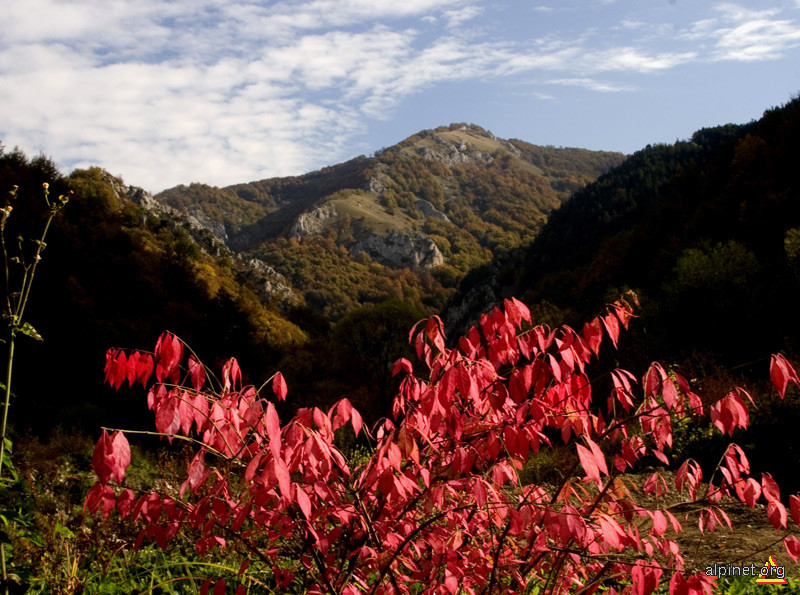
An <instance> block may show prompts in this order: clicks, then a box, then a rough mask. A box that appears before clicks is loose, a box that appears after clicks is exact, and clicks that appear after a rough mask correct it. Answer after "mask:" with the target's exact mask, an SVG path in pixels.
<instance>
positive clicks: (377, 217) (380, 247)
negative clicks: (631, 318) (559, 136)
mask: <svg viewBox="0 0 800 595" xmlns="http://www.w3.org/2000/svg"><path fill="white" fill-rule="evenodd" d="M622 158H623V156H622V155H621V154H618V153H605V152H593V151H586V150H581V149H556V148H548V147H537V146H535V145H530V144H528V143H524V142H522V141H518V140H513V141H507V140H503V139H498V138H496V137H495V136H494V135H492V134H491V133H490V132H487V131H485V130H483V129H482V128H480V127H478V126H474V125H466V124H454V125H451V126H449V127H442V128H438V129H436V130H427V131H422V132H420V133H418V134H416V135H414V136H412V137H409V138H408V139H406V140H405V141H403V142H401V143H399V144H397V145H395V146H393V147H390V148H388V149H383V150H381V151H380V152H378V153H376V155H375V156H374V157H372V158H366V157H359V158H356V159H353V160H351V161H348V162H346V163H343V164H340V165H336V166H332V167H329V168H325V169H323V170H320V171H317V172H313V173H310V174H306V175H304V176H297V177H291V178H275V179H269V180H262V181H259V182H251V183H248V184H238V185H235V186H230V187H227V188H211V187H208V186H202V185H197V184H192V185H190V186H179V187H176V188H172V189H169V190H166V191H164V192H163V193H161V194H159V195H158V197H157V198H158V199H159V200H160V201H162V202H164V203H165V204H168V205H170V206H172V207H174V208H176V209H178V210H180V211H182V212H185V213H187V214H190V215H191V216H193V217H194V218H196V219H197V220H198V221H200V222H201V223H202V224H203V225H205V226H207V227H208V228H209V229H210V230H211V231H212V232H213V233H214V234H215V235H216V236H217V237H218V238H219V239H220V240H221V241H223V242H225V243H226V245H227V246H228V247H229V248H230V249H232V250H234V251H236V252H238V253H241V254H246V255H254V256H258V257H259V258H261V259H263V260H264V261H266V262H268V263H269V264H270V265H271V266H274V267H275V268H276V270H277V271H278V272H280V273H282V274H284V275H286V277H287V278H288V279H289V280H290V281H291V283H292V285H293V287H295V288H296V289H297V290H298V291H299V292H300V293H302V294H303V295H304V296H305V297H306V300H307V301H308V302H309V303H311V304H313V305H314V307H315V308H317V309H318V310H320V311H322V312H324V313H325V314H326V315H327V316H330V317H332V318H334V319H335V318H338V317H340V316H342V315H343V314H344V313H345V312H346V311H347V310H349V309H352V308H353V307H356V306H358V305H361V304H368V303H377V302H378V301H382V300H384V299H388V298H391V297H401V298H404V299H409V295H404V294H403V292H402V291H401V292H399V293H398V292H397V291H396V290H394V289H391V286H393V285H394V284H395V283H396V282H397V280H398V279H401V278H402V284H403V285H408V286H409V291H410V294H411V300H412V301H413V303H414V305H415V306H417V307H420V308H422V309H423V310H427V311H432V310H434V309H436V308H438V307H440V306H441V305H442V304H443V303H444V300H445V299H446V297H447V296H449V295H451V294H452V292H453V290H454V288H455V286H456V285H457V283H458V281H459V280H460V279H461V278H462V277H463V275H464V274H465V273H466V272H467V271H468V270H470V269H471V268H473V267H475V266H479V265H481V264H483V263H486V262H488V261H489V260H490V259H491V258H492V257H493V256H495V255H497V254H499V253H502V252H505V251H508V250H511V249H513V248H515V247H517V246H519V245H521V244H523V243H525V242H529V241H531V240H532V239H533V238H534V237H535V236H536V234H537V233H538V231H539V230H540V229H541V227H542V225H543V224H544V222H545V221H546V219H547V217H548V215H549V214H550V213H551V212H552V211H553V210H555V209H557V208H558V207H559V206H560V204H561V203H562V202H563V201H564V200H566V199H567V198H568V197H569V196H570V194H571V192H572V191H573V190H575V189H576V188H579V187H582V186H583V185H585V184H586V183H587V182H589V181H591V180H593V179H594V178H596V177H597V175H599V174H600V173H602V172H603V171H606V170H607V169H608V168H610V167H611V166H613V165H615V164H617V163H619V162H620V161H621V160H622ZM342 250H344V251H342ZM322 252H325V253H327V254H328V256H327V257H325V258H322V259H320V258H318V255H319V254H320V253H322ZM317 261H319V262H317ZM334 261H335V262H334ZM315 262H316V263H317V264H315ZM331 266H333V267H334V268H333V269H331V268H330V267H331ZM409 271H410V272H411V273H412V274H411V275H409V273H408V272H409ZM333 276H335V277H337V278H338V279H339V280H340V283H339V284H338V285H339V286H338V287H333V286H331V287H326V286H325V284H326V283H327V282H326V280H325V279H326V278H331V277H333ZM350 278H352V279H353V282H351V283H348V282H347V279H350ZM320 282H322V284H323V287H322V289H321V288H320V286H319V285H320ZM408 293H409V292H408V291H407V292H406V294H408ZM359 294H360V295H359Z"/></svg>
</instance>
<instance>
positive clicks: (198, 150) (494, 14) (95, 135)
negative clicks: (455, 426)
mask: <svg viewBox="0 0 800 595" xmlns="http://www.w3.org/2000/svg"><path fill="white" fill-rule="evenodd" d="M799 91H800V0H783V1H777V0H771V1H767V0H747V1H746V2H745V1H743V0H742V1H739V2H714V1H713V0H712V1H705V0H530V1H529V0H505V1H502V0H292V1H278V2H268V1H253V2H237V1H232V0H3V9H2V18H1V19H0V142H2V144H3V146H4V147H5V150H6V151H8V150H10V149H12V148H13V147H19V148H20V149H22V150H23V151H24V152H25V153H26V154H28V155H29V156H34V155H36V154H39V153H44V154H46V155H48V156H50V157H51V158H52V159H53V160H54V161H55V162H56V163H57V165H58V166H59V168H60V169H61V170H62V171H63V172H64V173H69V172H71V171H72V170H73V169H75V168H85V167H88V166H91V165H98V166H100V167H103V168H105V169H107V170H108V171H109V172H110V173H112V174H114V175H119V176H120V177H122V178H123V179H124V181H125V182H126V183H127V184H130V185H134V186H140V187H143V188H145V189H146V190H149V191H151V192H154V193H155V192H158V191H160V190H163V189H166V188H169V187H172V186H175V185H178V184H189V183H192V182H200V183H206V184H210V185H214V186H225V185H228V184H234V183H240V182H249V181H254V180H260V179H264V178H269V177H274V176H286V175H297V174H302V173H306V172H309V171H313V170H316V169H320V168H322V167H325V166H327V165H332V164H335V163H340V162H342V161H345V160H347V159H350V158H353V157H356V156H358V155H362V154H363V155H371V154H372V153H374V152H375V151H377V150H379V149H381V148H383V147H388V146H391V145H393V144H395V143H397V142H399V141H401V140H403V139H404V138H407V137H408V136H410V135H412V134H414V133H416V132H418V131H419V130H423V129H427V128H435V127H437V126H443V125H448V124H450V123H454V122H467V123H473V124H478V125H480V126H482V127H484V128H486V129H488V130H490V131H492V132H493V133H494V134H495V135H497V136H499V137H501V138H519V139H522V140H525V141H528V142H530V143H534V144H539V145H554V146H564V147H584V148H588V149H602V150H612V151H622V152H624V153H632V152H634V151H636V150H638V149H641V148H643V147H644V146H646V145H647V144H655V143H673V142H675V141H676V140H680V139H687V138H689V137H690V136H691V134H692V132H694V131H695V130H697V129H699V128H703V127H708V126H716V125H719V124H725V123H729V122H733V123H745V122H749V121H751V120H753V119H757V118H759V117H760V116H761V115H762V114H763V112H764V110H766V109H769V108H772V107H775V106H780V105H783V104H785V103H786V102H788V101H789V100H790V99H792V98H793V97H795V96H797V94H798V92H799Z"/></svg>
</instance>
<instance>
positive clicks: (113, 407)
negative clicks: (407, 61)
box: [0, 125, 622, 431]
mask: <svg viewBox="0 0 800 595" xmlns="http://www.w3.org/2000/svg"><path fill="white" fill-rule="evenodd" d="M621 158H622V156H621V155H618V154H611V153H609V154H605V153H595V152H589V151H581V150H577V149H552V148H539V147H534V146H533V145H528V144H526V143H522V142H520V141H503V140H500V139H496V138H494V137H493V136H492V135H491V134H490V133H488V132H486V131H484V130H482V129H480V128H478V127H475V126H466V125H459V126H454V127H450V128H445V129H439V130H437V131H426V132H423V133H420V134H418V135H415V136H414V137H411V138H410V139H408V140H407V141H405V142H404V143H401V144H400V145H398V146H396V147H391V148H389V149H385V150H383V151H381V152H380V154H378V155H376V156H374V157H372V158H366V157H361V158H357V159H354V160H351V161H349V162H347V163H343V164H340V165H335V166H332V167H329V168H325V169H324V170H321V171H318V172H312V173H309V174H306V175H304V176H298V177H294V178H280V179H272V180H264V181H261V182H254V183H250V184H240V185H236V186H232V187H229V188H223V189H219V188H211V187H208V186H202V185H198V184H191V185H189V186H181V187H178V188H175V189H172V190H170V191H167V192H165V193H162V194H161V195H159V196H157V197H153V196H151V195H150V194H148V193H147V192H145V191H143V190H142V189H140V188H136V187H133V186H128V185H127V184H126V183H125V182H123V181H122V180H121V179H119V178H118V177H115V176H112V175H110V174H108V172H105V171H103V170H102V169H99V168H89V169H85V170H76V171H74V172H72V174H70V175H69V176H64V175H62V174H61V173H60V172H59V171H58V170H57V169H56V167H55V166H54V164H53V162H52V160H50V159H49V158H47V157H45V156H39V157H36V158H33V159H28V158H27V157H26V156H25V155H24V154H22V153H21V152H20V151H18V150H14V151H11V152H6V151H5V150H4V148H3V147H2V145H0V183H1V184H3V185H4V186H5V187H6V188H11V187H12V186H15V185H16V186H18V187H19V188H18V191H17V198H16V199H15V201H14V203H13V210H12V211H9V213H11V215H10V216H8V217H7V220H6V219H4V225H6V227H5V228H4V231H5V237H6V239H7V245H8V248H9V250H10V253H9V257H10V258H11V257H15V256H20V255H17V254H16V253H15V251H16V242H15V241H12V239H14V238H17V237H21V238H24V239H23V242H22V244H21V246H22V250H23V254H22V262H23V263H24V262H28V263H29V262H30V260H27V261H26V260H25V255H26V254H27V257H28V259H29V258H30V250H31V247H32V246H35V245H36V244H35V239H36V238H37V237H39V236H38V234H39V233H41V223H42V221H43V219H44V217H45V215H46V207H45V204H44V198H43V196H42V183H44V182H47V183H49V184H50V192H51V194H52V195H53V196H58V195H59V194H65V195H66V194H67V193H68V192H69V191H71V192H72V193H73V194H72V195H71V199H70V201H69V204H68V205H67V207H66V208H64V209H63V211H61V212H60V213H59V214H58V215H57V216H56V218H55V219H54V221H53V224H52V226H51V228H50V231H49V236H48V238H47V246H48V248H47V250H46V251H45V253H44V258H43V259H42V262H41V264H40V266H39V267H38V270H37V273H36V278H35V284H34V287H33V290H32V292H31V299H30V303H29V304H28V310H27V314H26V317H27V318H28V320H29V321H30V323H31V324H32V326H33V327H34V328H36V329H37V331H38V332H39V333H40V334H41V335H42V336H43V337H44V339H45V340H44V341H31V340H29V339H28V338H27V337H21V344H20V346H19V347H18V349H17V351H16V356H15V362H14V369H15V378H18V379H19V380H15V381H14V383H13V384H12V387H13V389H14V392H15V393H16V395H17V398H16V399H15V401H14V405H13V407H12V411H13V413H12V418H13V419H15V420H18V421H17V425H18V427H19V428H20V429H24V428H26V427H31V428H33V429H34V430H35V431H46V430H47V429H48V428H52V427H53V426H54V425H57V424H66V426H67V427H69V428H71V429H75V428H78V427H81V426H82V427H84V428H91V429H92V430H93V429H94V428H96V427H97V426H99V425H106V426H108V425H125V426H127V427H131V426H136V425H139V424H140V425H147V424H148V423H149V417H150V414H149V412H148V411H146V409H145V408H144V407H143V406H142V400H141V396H140V395H139V394H138V392H137V391H135V390H132V391H123V392H122V393H121V394H117V395H114V394H111V393H110V391H109V390H108V389H107V388H105V387H104V386H103V383H102V370H103V364H104V357H105V352H106V350H107V349H108V348H109V347H112V346H115V347H128V348H144V349H147V348H150V347H152V345H153V344H154V342H155V340H156V338H157V337H158V335H159V334H160V333H161V332H163V331H164V330H170V331H172V332H175V333H176V334H177V335H178V336H180V337H181V338H183V339H184V340H185V341H186V342H187V343H188V344H189V345H190V346H191V347H192V348H193V349H194V350H195V351H196V352H197V353H198V355H199V356H200V357H201V359H203V360H204V361H205V362H206V363H208V364H211V365H212V366H215V367H218V365H219V364H220V363H221V361H222V360H223V359H225V358H227V357H230V356H235V357H237V358H238V359H239V360H240V362H241V364H242V369H243V370H244V371H245V373H246V374H247V373H249V374H251V375H250V376H249V377H248V380H249V381H251V382H254V383H257V384H260V383H261V382H263V381H264V380H265V379H266V378H268V377H269V376H270V375H271V374H272V373H273V372H274V371H275V370H276V369H280V370H282V371H283V372H284V374H285V376H286V377H287V380H288V381H289V384H290V386H291V387H292V394H291V397H290V402H289V403H288V404H287V407H290V408H291V407H298V406H301V405H303V404H312V403H313V404H323V403H324V402H326V401H328V400H331V399H333V398H336V397H340V396H341V395H342V394H345V393H347V394H349V395H351V396H352V399H354V402H359V400H360V402H359V405H360V407H362V410H363V411H365V412H366V413H367V415H368V416H369V417H374V416H378V415H382V414H384V413H385V411H383V409H385V405H386V403H385V402H386V400H387V399H388V396H387V395H388V394H389V393H390V390H391V389H390V388H389V386H388V384H387V381H386V378H385V377H384V376H385V375H386V364H385V361H388V360H389V359H391V358H393V357H395V358H396V357H398V356H399V355H405V354H406V353H405V350H407V349H408V347H407V345H406V344H405V341H401V340H398V339H397V337H399V336H405V335H406V333H407V332H408V328H409V327H410V326H411V324H413V322H414V321H416V320H418V319H419V318H420V317H422V316H423V315H424V314H429V313H433V312H436V311H437V310H438V308H439V307H440V306H441V305H442V304H443V303H444V302H445V300H446V298H447V296H448V295H450V294H452V293H453V292H454V291H455V289H454V287H455V285H456V283H457V281H458V279H459V278H461V277H462V276H463V275H464V273H465V272H466V271H467V270H468V269H469V268H470V267H471V266H473V264H480V263H482V262H487V261H488V260H489V259H490V258H491V257H492V256H493V255H494V254H495V253H497V252H499V251H501V250H503V249H507V248H509V247H513V246H515V245H518V244H519V243H520V242H522V241H523V239H525V238H531V237H533V235H535V233H536V231H537V230H538V229H539V228H540V227H541V224H542V222H543V221H544V220H545V218H546V216H547V215H548V214H549V213H550V212H551V211H552V210H553V209H555V208H556V207H558V205H559V204H560V203H561V202H562V201H563V200H565V199H566V198H567V197H568V195H569V191H570V189H571V188H573V187H578V186H581V185H583V184H585V183H586V182H587V181H589V180H591V179H593V178H594V177H596V176H597V175H598V174H599V173H600V172H601V171H602V170H603V169H607V168H608V167H610V166H611V165H613V164H614V163H615V162H618V161H619V160H621ZM10 270H11V279H10V283H9V287H10V291H11V292H13V291H14V290H15V287H16V285H15V284H18V283H19V281H20V279H21V275H22V274H23V273H24V271H23V270H22V268H20V266H19V264H18V263H13V262H12V263H11V269H10ZM392 300H394V301H392ZM397 300H399V301H397ZM337 321H340V322H337ZM332 322H336V325H335V326H332ZM400 327H402V329H400ZM378 328H380V329H383V330H381V333H382V334H381V336H384V337H387V339H386V341H385V343H387V344H389V345H391V349H388V350H387V349H376V348H375V347H374V346H372V343H371V341H372V342H373V343H374V341H373V339H374V337H372V335H374V333H375V332H377V331H376V329H378ZM401 330H402V332H400V331H401ZM359 337H360V339H359ZM23 339H24V342H23V341H22V340H23ZM376 355H377V356H379V357H378V358H377V359H375V357H374V356H376ZM408 355H409V357H411V356H410V354H408ZM373 359H374V361H372V360H373ZM392 361H393V360H392ZM362 369H366V370H370V372H369V373H361V372H360V371H361V370H362ZM376 395H377V396H376Z"/></svg>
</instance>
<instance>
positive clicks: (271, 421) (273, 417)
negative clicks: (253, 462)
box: [264, 401, 281, 457]
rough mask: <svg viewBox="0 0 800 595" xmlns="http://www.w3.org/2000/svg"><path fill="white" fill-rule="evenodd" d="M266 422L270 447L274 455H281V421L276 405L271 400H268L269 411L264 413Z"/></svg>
mask: <svg viewBox="0 0 800 595" xmlns="http://www.w3.org/2000/svg"><path fill="white" fill-rule="evenodd" d="M264 423H265V425H266V426H267V438H269V449H270V450H271V451H272V455H273V456H275V457H279V456H280V454H281V422H280V420H279V419H278V412H277V411H276V410H275V405H273V404H272V403H271V402H269V401H268V402H267V411H266V412H265V413H264Z"/></svg>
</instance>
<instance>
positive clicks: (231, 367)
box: [222, 357, 242, 390]
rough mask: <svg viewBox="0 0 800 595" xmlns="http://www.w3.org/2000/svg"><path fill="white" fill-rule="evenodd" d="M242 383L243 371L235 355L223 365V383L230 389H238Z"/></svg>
mask: <svg viewBox="0 0 800 595" xmlns="http://www.w3.org/2000/svg"><path fill="white" fill-rule="evenodd" d="M241 383H242V371H241V370H240V369H239V362H237V361H236V358H235V357H232V358H230V359H229V360H228V361H226V362H225V364H224V365H223V366H222V385H223V386H224V387H225V388H226V389H228V390H236V388H237V387H238V386H241Z"/></svg>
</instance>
